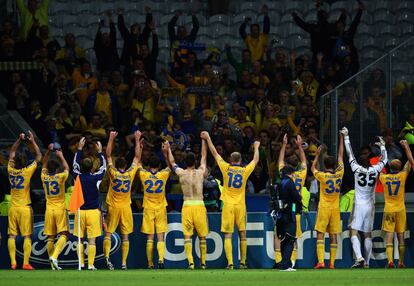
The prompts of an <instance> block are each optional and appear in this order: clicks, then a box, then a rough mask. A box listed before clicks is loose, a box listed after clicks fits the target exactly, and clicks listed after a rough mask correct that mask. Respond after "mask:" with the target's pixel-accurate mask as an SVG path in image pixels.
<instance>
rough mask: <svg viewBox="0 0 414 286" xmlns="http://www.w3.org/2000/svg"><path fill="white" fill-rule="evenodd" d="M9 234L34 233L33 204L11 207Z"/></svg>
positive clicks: (25, 234) (24, 234)
mask: <svg viewBox="0 0 414 286" xmlns="http://www.w3.org/2000/svg"><path fill="white" fill-rule="evenodd" d="M7 233H8V234H9V235H19V234H20V235H21V236H27V235H31V234H32V233H33V210H32V207H31V206H23V207H13V206H12V207H10V209H9V229H8V231H7Z"/></svg>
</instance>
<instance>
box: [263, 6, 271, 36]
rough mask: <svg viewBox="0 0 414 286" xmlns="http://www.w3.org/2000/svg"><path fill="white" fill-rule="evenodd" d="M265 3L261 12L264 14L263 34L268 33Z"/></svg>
mask: <svg viewBox="0 0 414 286" xmlns="http://www.w3.org/2000/svg"><path fill="white" fill-rule="evenodd" d="M268 10H269V9H268V8H267V5H263V8H262V12H263V14H264V17H263V34H265V35H268V34H269V32H270V18H269V15H268V14H267V13H268Z"/></svg>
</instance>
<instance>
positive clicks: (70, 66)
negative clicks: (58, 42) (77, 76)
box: [55, 33, 85, 75]
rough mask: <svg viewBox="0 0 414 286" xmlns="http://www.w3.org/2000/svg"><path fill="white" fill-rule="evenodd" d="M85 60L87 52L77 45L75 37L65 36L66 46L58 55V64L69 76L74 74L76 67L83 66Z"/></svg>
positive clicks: (56, 59)
mask: <svg viewBox="0 0 414 286" xmlns="http://www.w3.org/2000/svg"><path fill="white" fill-rule="evenodd" d="M84 59H85V51H84V50H83V49H82V48H81V47H79V46H78V45H77V44H76V39H75V35H73V34H72V33H68V34H66V35H65V46H63V48H61V49H60V50H59V51H58V52H57V53H56V58H55V61H56V64H57V65H58V66H59V65H60V66H62V67H63V68H64V69H65V71H66V73H67V74H68V75H70V74H72V73H73V70H74V68H75V67H76V66H78V65H81V64H82V60H84Z"/></svg>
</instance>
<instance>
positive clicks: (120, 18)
mask: <svg viewBox="0 0 414 286" xmlns="http://www.w3.org/2000/svg"><path fill="white" fill-rule="evenodd" d="M117 26H118V30H119V32H120V33H121V37H122V39H124V40H125V39H126V38H127V37H128V36H129V31H128V29H127V27H126V25H125V20H124V15H123V10H122V9H118V22H117Z"/></svg>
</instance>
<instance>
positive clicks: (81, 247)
mask: <svg viewBox="0 0 414 286" xmlns="http://www.w3.org/2000/svg"><path fill="white" fill-rule="evenodd" d="M79 252H80V261H81V265H82V266H84V265H85V246H84V245H83V242H81V243H80V244H77V247H76V255H78V256H79Z"/></svg>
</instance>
